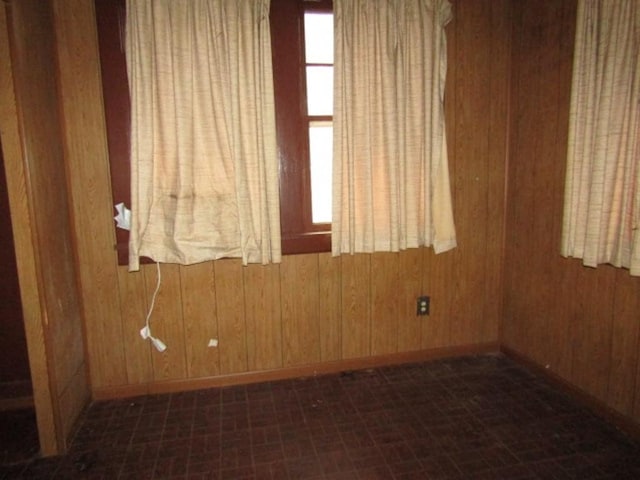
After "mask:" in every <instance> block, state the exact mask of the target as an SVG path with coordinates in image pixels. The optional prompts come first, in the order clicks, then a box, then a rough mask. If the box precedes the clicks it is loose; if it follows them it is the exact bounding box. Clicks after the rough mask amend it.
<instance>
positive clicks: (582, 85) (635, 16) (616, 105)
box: [561, 0, 640, 275]
mask: <svg viewBox="0 0 640 480" xmlns="http://www.w3.org/2000/svg"><path fill="white" fill-rule="evenodd" d="M569 122H570V123H569V146H568V158H567V175H566V187H565V207H564V208H565V211H564V223H563V232H562V250H561V252H562V254H563V255H564V256H566V257H578V258H582V261H583V263H584V265H586V266H590V267H595V266H597V265H598V264H601V263H610V264H612V265H614V266H617V267H627V268H630V270H631V274H632V275H640V236H639V235H638V226H639V225H638V220H639V217H638V214H639V212H640V210H639V207H640V192H638V185H639V183H638V175H639V173H640V170H639V169H638V166H639V164H640V2H638V1H637V0H616V1H612V0H588V1H585V0H580V1H579V3H578V18H577V27H576V37H575V50H574V62H573V83H572V93H571V113H570V117H569Z"/></svg>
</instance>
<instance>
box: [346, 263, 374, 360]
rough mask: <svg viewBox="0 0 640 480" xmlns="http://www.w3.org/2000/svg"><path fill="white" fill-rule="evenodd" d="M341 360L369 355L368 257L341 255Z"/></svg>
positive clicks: (369, 281)
mask: <svg viewBox="0 0 640 480" xmlns="http://www.w3.org/2000/svg"><path fill="white" fill-rule="evenodd" d="M341 260H342V292H341V297H342V358H357V357H366V356H368V355H370V347H371V343H370V339H371V311H370V303H369V302H370V299H371V293H370V285H371V269H370V263H369V260H370V255H367V254H356V255H343V256H342V257H341Z"/></svg>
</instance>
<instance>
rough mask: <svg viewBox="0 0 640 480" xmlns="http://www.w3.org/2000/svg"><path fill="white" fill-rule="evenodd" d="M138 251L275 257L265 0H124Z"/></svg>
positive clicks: (161, 256)
mask: <svg viewBox="0 0 640 480" xmlns="http://www.w3.org/2000/svg"><path fill="white" fill-rule="evenodd" d="M126 35H127V39H126V54H127V68H128V75H129V85H130V91H131V112H132V119H131V123H132V127H131V182H132V183H131V196H132V206H131V211H132V225H131V237H130V244H129V248H130V258H129V269H130V270H137V269H138V268H139V257H140V256H147V257H151V258H152V259H153V260H156V261H159V262H168V263H180V264H191V263H197V262H202V261H205V260H212V259H217V258H221V257H240V258H242V260H243V262H244V263H245V264H246V263H249V262H252V263H253V262H255V263H268V262H278V261H280V225H279V200H278V160H277V153H276V140H275V139H276V136H275V114H274V105H273V80H272V72H271V44H270V33H269V0H244V1H237V0H128V1H127V29H126Z"/></svg>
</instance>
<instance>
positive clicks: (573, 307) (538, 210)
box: [502, 0, 640, 423]
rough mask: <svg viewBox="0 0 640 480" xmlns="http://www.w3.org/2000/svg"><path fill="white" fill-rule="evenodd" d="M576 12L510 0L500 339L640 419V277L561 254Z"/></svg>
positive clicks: (569, 1)
mask: <svg viewBox="0 0 640 480" xmlns="http://www.w3.org/2000/svg"><path fill="white" fill-rule="evenodd" d="M575 14H576V0H555V1H552V2H539V1H535V0H524V1H518V2H514V37H513V55H512V59H513V78H512V97H511V99H512V121H511V140H510V156H509V175H508V178H509V187H508V200H507V204H508V207H509V208H508V215H507V237H506V238H507V241H506V259H505V266H506V268H505V280H506V281H505V311H504V319H503V327H502V328H503V335H502V343H503V344H504V345H505V346H507V347H508V348H510V349H513V350H515V351H516V352H518V353H520V354H522V355H524V356H526V357H527V358H529V359H530V360H532V361H534V362H535V363H537V364H538V365H540V366H542V367H545V368H548V370H549V371H550V372H552V373H553V374H555V375H557V376H559V377H560V378H562V379H564V380H565V381H566V382H568V383H570V384H572V385H574V386H576V387H578V388H579V389H581V390H583V391H584V392H587V393H588V394H589V395H591V396H593V397H594V398H595V399H597V400H598V401H599V402H601V403H602V404H604V405H606V406H608V407H610V408H611V409H613V410H615V411H616V412H618V413H620V414H622V415H624V416H626V417H628V418H633V419H635V422H636V423H640V343H639V342H640V278H634V277H631V276H629V272H628V271H627V270H624V269H615V268H612V267H608V266H601V267H598V268H597V269H591V268H587V267H583V266H582V265H581V263H580V261H579V260H576V259H565V258H562V257H561V256H560V254H559V251H560V234H561V225H562V214H563V195H564V175H565V171H564V166H565V159H566V144H567V131H568V115H569V101H570V99H569V95H570V87H571V70H572V51H573V35H574V31H575Z"/></svg>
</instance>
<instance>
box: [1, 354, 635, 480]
mask: <svg viewBox="0 0 640 480" xmlns="http://www.w3.org/2000/svg"><path fill="white" fill-rule="evenodd" d="M0 478H29V479H33V478H62V479H67V478H69V479H73V478H92V479H98V478H104V479H136V480H139V479H151V478H163V479H178V478H179V479H186V478H189V479H191V478H198V479H199V478H202V479H205V478H207V479H233V480H242V479H277V480H286V479H308V480H312V479H349V480H358V479H449V480H454V479H456V480H459V479H474V480H486V479H509V480H525V479H554V480H559V479H581V480H587V479H640V444H638V443H633V442H632V441H631V440H629V439H628V438H626V437H624V436H623V435H622V434H620V433H618V432H617V431H616V430H614V429H612V428H611V427H609V426H607V425H606V424H605V423H603V422H602V421H601V420H599V419H598V418H597V417H595V416H594V415H592V414H591V413H589V412H588V411H586V410H584V409H583V408H581V407H579V406H577V405H576V404H574V403H573V402H572V401H571V400H570V399H568V398H567V397H565V396H564V395H563V394H560V393H558V392H557V391H555V390H554V389H552V388H551V387H550V386H549V385H548V384H547V383H545V381H543V380H542V379H540V378H537V377H535V376H533V375H531V374H529V373H527V371H525V370H524V369H522V368H521V367H519V366H517V365H515V364H514V363H512V362H511V361H510V360H508V359H506V358H504V357H502V356H491V355H488V356H476V357H465V358H459V359H455V360H439V361H433V362H428V363H424V364H419V365H409V366H402V367H386V368H381V369H375V370H369V371H361V372H353V373H345V374H341V375H330V376H323V377H315V378H307V379H299V380H289V381H281V382H271V383H264V384H259V385H250V386H242V387H229V388H224V389H212V390H204V391H198V392H191V393H180V394H172V395H159V396H148V397H140V398H136V399H130V400H119V401H109V402H102V403H96V404H94V405H93V406H92V407H91V408H90V409H89V411H88V412H87V414H86V418H85V419H84V420H83V425H82V426H81V428H80V430H79V432H78V434H77V436H76V438H75V439H74V442H73V446H72V448H71V451H70V453H69V454H68V455H66V456H64V457H59V458H52V459H40V460H35V461H32V462H30V463H26V464H22V465H19V466H13V467H3V468H2V469H0Z"/></svg>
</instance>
